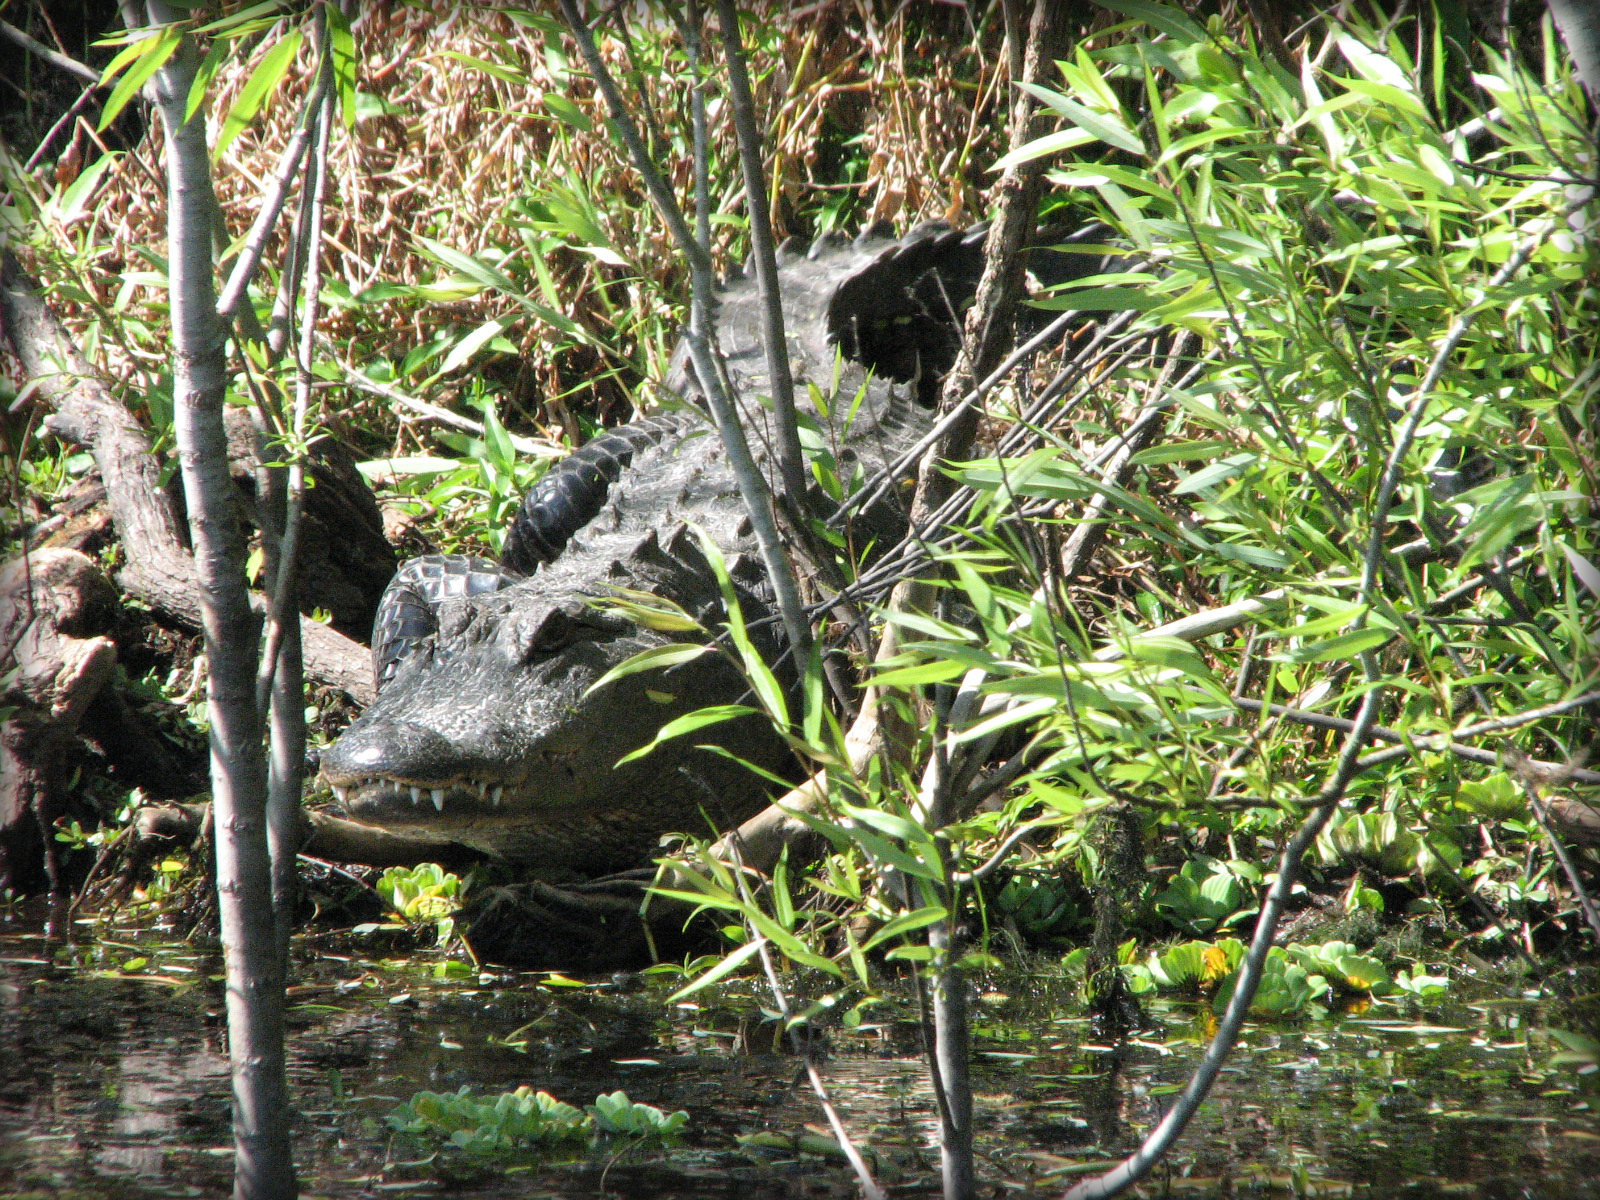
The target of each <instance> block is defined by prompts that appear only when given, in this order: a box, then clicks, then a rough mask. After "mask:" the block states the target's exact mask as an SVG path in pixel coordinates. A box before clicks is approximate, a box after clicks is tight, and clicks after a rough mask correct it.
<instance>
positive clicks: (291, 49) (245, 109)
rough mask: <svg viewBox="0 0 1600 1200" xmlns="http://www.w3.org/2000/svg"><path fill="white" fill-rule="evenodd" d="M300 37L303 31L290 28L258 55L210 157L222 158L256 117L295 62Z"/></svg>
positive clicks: (301, 38) (224, 122)
mask: <svg viewBox="0 0 1600 1200" xmlns="http://www.w3.org/2000/svg"><path fill="white" fill-rule="evenodd" d="M303 38H304V34H302V33H301V31H300V30H298V29H291V30H290V31H289V32H288V33H286V34H284V35H283V37H282V38H280V39H279V40H278V42H277V43H276V44H275V45H274V46H273V47H272V49H270V50H268V51H267V52H266V53H265V54H263V55H262V56H261V61H260V62H259V63H257V64H256V69H255V70H254V71H252V72H250V78H249V79H247V80H245V85H244V87H242V88H240V89H239V98H238V99H237V100H235V101H234V102H233V107H232V108H230V109H229V110H228V116H227V118H226V119H225V120H224V121H223V122H222V132H221V133H219V134H218V135H217V144H216V147H215V148H214V149H213V150H212V151H211V156H212V158H214V159H217V158H221V157H222V154H223V152H224V151H225V150H227V148H228V146H229V145H230V144H231V143H232V142H233V139H234V138H236V137H238V136H239V135H240V134H241V133H243V132H244V131H245V129H246V128H247V127H248V126H249V124H250V122H251V121H253V120H255V119H256V114H257V113H259V112H260V111H261V106H262V104H264V103H265V102H266V99H267V97H268V96H270V95H272V93H273V92H274V91H276V90H277V87H278V84H279V83H281V82H282V81H283V76H284V73H285V72H287V71H288V69H289V66H290V64H291V63H293V62H294V56H295V55H296V54H298V53H299V52H300V42H301V41H302V40H303Z"/></svg>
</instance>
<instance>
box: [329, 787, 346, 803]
mask: <svg viewBox="0 0 1600 1200" xmlns="http://www.w3.org/2000/svg"><path fill="white" fill-rule="evenodd" d="M349 794H350V789H349V788H347V787H339V786H337V785H335V787H334V789H333V796H334V799H335V800H337V801H338V802H339V803H340V804H343V803H344V798H345V797H346V796H348V795H349Z"/></svg>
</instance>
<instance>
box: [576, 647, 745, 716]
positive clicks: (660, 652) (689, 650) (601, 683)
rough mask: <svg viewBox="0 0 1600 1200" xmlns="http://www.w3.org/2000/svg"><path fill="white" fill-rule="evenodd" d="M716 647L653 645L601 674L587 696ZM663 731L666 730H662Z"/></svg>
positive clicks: (708, 652) (684, 660)
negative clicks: (619, 681) (632, 676)
mask: <svg viewBox="0 0 1600 1200" xmlns="http://www.w3.org/2000/svg"><path fill="white" fill-rule="evenodd" d="M713 649H714V648H713V647H711V646H699V645H685V644H684V643H682V642H673V643H671V644H670V645H666V646H652V647H650V649H648V650H641V651H639V653H637V654H635V655H634V656H633V657H632V658H629V659H628V660H626V661H625V662H620V663H618V664H617V665H616V666H614V667H612V668H611V670H609V671H607V672H606V673H605V674H604V675H602V676H600V678H599V679H596V680H595V681H594V682H593V683H591V684H590V685H589V691H587V692H585V693H584V695H585V696H587V695H589V694H590V693H591V692H596V691H599V690H600V689H601V688H603V687H605V686H606V684H608V683H614V682H615V681H617V680H618V679H623V678H625V677H627V676H629V675H637V674H638V673H639V672H640V671H659V670H664V669H665V668H667V667H676V666H678V665H679V664H680V663H686V662H693V661H694V660H695V659H697V658H699V657H700V656H701V655H702V654H710V653H711V652H712V650H713ZM662 732H663V733H664V732H665V730H663V731H662Z"/></svg>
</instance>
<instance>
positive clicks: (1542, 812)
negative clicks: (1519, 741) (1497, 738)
mask: <svg viewBox="0 0 1600 1200" xmlns="http://www.w3.org/2000/svg"><path fill="white" fill-rule="evenodd" d="M1506 757H1507V759H1508V760H1509V761H1510V763H1511V767H1512V769H1513V770H1514V771H1515V772H1516V773H1517V778H1518V781H1519V782H1520V783H1521V784H1522V790H1523V791H1524V792H1525V793H1526V794H1527V797H1528V807H1529V808H1530V809H1532V810H1533V819H1534V820H1535V821H1537V822H1538V823H1539V828H1540V829H1541V830H1543V831H1544V836H1545V839H1546V840H1547V841H1548V842H1549V843H1550V850H1551V852H1552V853H1554V854H1555V856H1556V861H1557V862H1559V863H1560V864H1561V871H1562V873H1563V874H1564V875H1566V877H1567V883H1568V885H1569V886H1570V887H1571V888H1572V894H1573V895H1574V896H1576V897H1577V899H1578V907H1579V908H1580V909H1582V910H1583V919H1584V920H1585V921H1587V922H1588V923H1589V931H1590V932H1591V933H1592V934H1593V935H1594V940H1595V944H1596V945H1597V946H1600V908H1596V907H1595V902H1594V897H1592V896H1591V895H1589V890H1588V889H1587V888H1585V887H1584V886H1583V877H1582V876H1581V875H1579V874H1578V868H1577V867H1576V866H1574V865H1573V862H1572V856H1571V855H1569V854H1568V853H1567V847H1566V845H1565V844H1564V843H1563V842H1562V840H1561V839H1560V838H1559V837H1557V836H1556V831H1555V830H1554V829H1552V828H1550V813H1549V810H1548V809H1546V807H1545V803H1544V799H1543V797H1541V796H1540V795H1539V785H1538V784H1537V783H1535V782H1534V777H1535V774H1536V771H1537V768H1538V767H1541V766H1543V764H1542V763H1541V764H1535V763H1533V762H1531V761H1530V760H1528V759H1525V758H1523V757H1522V755H1520V754H1518V753H1517V752H1516V751H1515V750H1508V751H1507V753H1506ZM1529 768H1535V769H1534V770H1530V769H1529ZM1538 773H1541V774H1542V772H1538Z"/></svg>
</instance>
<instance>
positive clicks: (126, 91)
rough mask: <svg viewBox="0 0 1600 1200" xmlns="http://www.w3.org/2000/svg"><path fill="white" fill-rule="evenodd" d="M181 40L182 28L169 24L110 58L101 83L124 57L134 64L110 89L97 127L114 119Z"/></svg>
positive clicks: (102, 127)
mask: <svg viewBox="0 0 1600 1200" xmlns="http://www.w3.org/2000/svg"><path fill="white" fill-rule="evenodd" d="M182 41H183V33H182V31H181V30H179V29H178V28H177V27H176V26H173V25H168V26H165V27H164V28H163V29H162V30H161V32H160V33H158V34H156V36H155V37H153V38H146V39H144V40H143V41H139V42H135V43H134V44H133V45H131V46H129V47H128V49H127V50H124V51H123V52H122V53H121V54H119V55H117V57H116V58H114V59H112V60H111V65H110V66H108V67H107V68H106V73H105V74H104V75H103V76H101V79H100V82H101V83H105V82H106V81H107V80H109V79H110V78H111V77H112V75H113V74H115V68H116V67H117V66H118V65H119V64H120V63H122V62H123V61H124V60H129V59H131V60H132V61H133V65H132V66H130V67H129V68H128V70H127V73H126V74H125V75H123V77H122V78H121V79H120V80H118V81H117V86H116V87H115V88H113V89H112V90H111V95H110V97H109V98H107V100H106V107H105V110H104V111H103V112H102V113H101V114H100V124H99V125H98V126H97V127H96V128H97V129H99V130H104V129H105V128H106V126H108V125H110V124H111V122H113V121H115V120H116V119H117V117H118V116H119V115H120V114H121V112H122V110H123V109H124V108H126V107H127V106H128V101H130V100H132V99H133V97H134V93H136V92H137V91H138V90H139V89H140V88H141V87H143V86H144V83H145V80H147V79H149V78H150V76H152V75H154V74H155V73H156V72H157V71H159V70H160V69H161V68H162V67H163V66H165V65H166V62H167V59H169V58H171V57H172V52H173V51H174V50H176V49H177V48H178V46H179V44H180V43H181V42H182Z"/></svg>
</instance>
